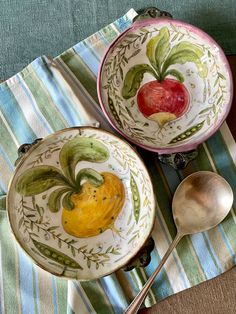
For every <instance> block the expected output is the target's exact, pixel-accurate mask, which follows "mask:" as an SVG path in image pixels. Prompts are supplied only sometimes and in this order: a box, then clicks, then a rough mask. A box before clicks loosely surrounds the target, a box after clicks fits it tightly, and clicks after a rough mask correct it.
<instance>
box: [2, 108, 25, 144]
mask: <svg viewBox="0 0 236 314" xmlns="http://www.w3.org/2000/svg"><path fill="white" fill-rule="evenodd" d="M0 118H1V119H2V121H3V123H4V124H5V126H6V128H7V130H8V132H9V133H10V135H11V137H12V139H13V141H14V143H15V144H16V146H17V147H19V146H20V144H19V143H18V141H17V139H16V137H15V135H14V134H13V133H12V130H11V128H10V127H9V125H8V123H7V121H6V119H5V117H4V116H3V114H2V112H1V111H0Z"/></svg>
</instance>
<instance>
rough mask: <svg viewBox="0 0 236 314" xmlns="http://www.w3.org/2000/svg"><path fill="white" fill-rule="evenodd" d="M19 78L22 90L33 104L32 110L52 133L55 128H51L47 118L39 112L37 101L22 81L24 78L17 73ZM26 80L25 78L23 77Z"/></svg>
mask: <svg viewBox="0 0 236 314" xmlns="http://www.w3.org/2000/svg"><path fill="white" fill-rule="evenodd" d="M17 78H18V83H19V84H20V85H21V88H22V90H23V91H24V93H25V95H26V97H27V98H28V99H29V101H30V103H31V105H32V110H33V111H34V113H35V114H36V116H37V117H38V119H39V123H40V122H41V125H42V126H44V128H45V129H46V130H47V132H48V133H52V132H53V129H52V128H51V126H50V125H49V123H48V122H47V120H46V119H45V118H44V117H43V116H42V115H40V113H39V111H40V110H39V109H38V110H37V109H36V104H35V102H34V101H33V100H32V96H31V95H30V93H29V91H28V90H27V88H26V87H25V84H24V82H23V81H22V79H23V78H21V77H20V74H18V75H17ZM23 80H24V79H23ZM28 114H29V113H28Z"/></svg>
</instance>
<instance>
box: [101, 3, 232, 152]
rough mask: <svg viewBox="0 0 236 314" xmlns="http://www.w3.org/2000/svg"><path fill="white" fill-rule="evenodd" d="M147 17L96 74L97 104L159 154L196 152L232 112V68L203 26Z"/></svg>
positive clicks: (125, 131) (125, 132)
mask: <svg viewBox="0 0 236 314" xmlns="http://www.w3.org/2000/svg"><path fill="white" fill-rule="evenodd" d="M153 11H154V12H155V9H154V10H153ZM153 11H152V12H153ZM159 12H160V11H159ZM150 15H151V14H149V18H148V19H142V20H137V21H136V22H135V23H133V25H132V26H131V27H130V28H129V29H127V30H126V31H125V32H123V33H122V34H121V35H120V36H119V37H118V38H117V39H116V40H115V41H114V42H113V43H112V44H111V45H110V47H109V49H108V50H107V52H106V54H105V56H104V58H103V60H102V62H101V66H100V71H99V76H98V85H97V88H98V97H99V100H100V104H101V106H102V109H103V111H104V113H105V115H106V117H107V119H108V120H109V121H110V123H111V124H112V126H113V127H114V128H115V129H116V130H117V131H118V132H120V133H121V134H122V135H123V136H124V137H126V138H127V139H128V140H130V141H131V142H133V143H135V144H136V145H139V146H141V147H143V148H145V149H148V150H151V151H154V152H157V153H159V154H169V153H176V152H186V151H189V150H193V149H195V148H196V147H197V146H198V145H199V144H200V143H202V142H204V141H205V140H206V139H207V138H209V137H210V136H211V135H212V134H213V133H215V132H216V130H217V129H218V128H219V127H220V126H221V124H222V123H223V121H224V120H225V118H226V116H227V114H228V112H229V109H230V105H231V102H232V94H233V84H232V76H231V71H230V68H229V65H228V62H227V59H226V57H225V55H224V53H223V51H222V49H221V48H220V47H219V45H218V44H217V43H216V42H215V41H214V40H213V39H212V38H211V37H210V36H209V35H207V34H206V33H204V32H203V31H202V30H200V29H198V28H197V27H194V26H192V25H189V24H187V23H184V22H182V21H178V20H174V19H171V18H166V17H161V18H150Z"/></svg>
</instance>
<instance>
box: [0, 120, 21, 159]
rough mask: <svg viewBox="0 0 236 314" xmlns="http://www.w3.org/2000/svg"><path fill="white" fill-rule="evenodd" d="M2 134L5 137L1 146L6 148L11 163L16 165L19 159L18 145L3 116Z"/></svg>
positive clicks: (0, 126)
mask: <svg viewBox="0 0 236 314" xmlns="http://www.w3.org/2000/svg"><path fill="white" fill-rule="evenodd" d="M0 134H1V139H4V140H2V141H1V146H2V148H3V149H4V151H5V154H6V155H7V156H8V158H9V160H10V161H11V163H12V164H13V165H14V163H15V161H16V159H17V146H16V144H15V142H14V141H13V139H12V137H11V135H10V133H9V131H8V130H7V128H6V126H5V125H4V123H3V121H2V120H1V118H0Z"/></svg>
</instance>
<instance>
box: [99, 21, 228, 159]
mask: <svg viewBox="0 0 236 314" xmlns="http://www.w3.org/2000/svg"><path fill="white" fill-rule="evenodd" d="M165 22H167V23H169V24H171V23H173V24H175V25H178V26H185V27H186V28H187V29H188V30H190V31H192V32H194V33H195V34H197V35H198V36H200V37H202V38H203V39H205V40H206V41H207V42H208V43H209V44H210V45H211V46H213V45H214V46H215V47H217V48H218V49H219V56H220V58H221V60H222V62H223V63H224V65H225V68H226V70H227V72H228V74H229V82H230V98H229V101H228V103H227V104H226V106H227V109H226V110H225V112H224V114H223V115H222V117H221V119H220V120H219V122H218V123H217V125H216V126H215V127H214V128H213V129H212V130H211V131H210V132H209V133H207V134H206V135H204V136H202V137H200V138H198V139H196V141H194V142H193V143H188V142H187V143H183V144H182V145H178V146H171V147H158V148H156V147H152V146H148V145H145V144H142V143H139V142H137V141H135V140H134V139H133V138H132V137H130V136H128V135H126V134H125V133H124V132H123V131H122V130H121V129H120V128H119V127H118V126H117V125H115V123H114V122H113V121H112V118H111V117H110V115H109V113H108V111H107V110H106V105H105V104H104V103H103V99H102V84H101V75H102V70H103V65H104V63H105V61H106V58H107V56H108V54H109V52H110V51H111V49H112V48H113V47H114V46H115V45H116V44H117V42H119V41H120V40H121V39H122V37H124V36H125V35H126V33H127V32H130V31H132V30H136V29H138V28H140V27H142V26H146V25H153V24H160V23H165ZM97 94H98V100H99V103H100V106H101V108H102V111H103V113H104V115H105V117H106V119H107V120H108V121H109V123H110V124H111V126H112V127H113V128H114V129H115V130H116V131H117V132H119V133H120V134H121V135H122V136H123V137H124V138H126V139H127V140H129V141H130V142H132V143H134V144H135V145H137V146H139V147H142V148H144V149H146V150H149V151H152V152H156V153H159V154H171V153H181V152H187V151H190V150H194V149H196V148H197V147H198V145H200V144H202V143H203V142H205V141H206V140H207V139H209V138H210V137H211V136H212V135H213V134H215V133H216V131H217V130H218V129H219V128H220V127H221V125H222V124H223V122H224V121H225V119H226V117H227V116H228V114H229V111H230V109H231V105H232V100H233V78H232V72H231V69H230V66H229V62H228V60H227V58H226V56H225V54H224V51H223V49H222V48H221V47H220V46H219V44H218V43H217V42H216V41H215V40H214V39H213V38H212V37H211V36H210V35H208V34H207V33H205V32H204V31H203V30H201V29H200V28H198V27H196V26H193V25H191V24H189V23H186V22H183V21H180V20H176V19H170V18H163V17H161V18H159V19H147V20H143V21H137V22H135V23H134V24H132V25H131V26H130V27H129V28H127V29H126V30H125V31H124V32H122V33H121V34H120V35H118V37H117V38H115V40H114V41H113V42H112V43H111V44H110V45H109V46H108V47H107V49H106V52H105V54H104V56H103V58H102V61H101V63H100V66H99V71H98V76H97Z"/></svg>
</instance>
